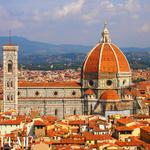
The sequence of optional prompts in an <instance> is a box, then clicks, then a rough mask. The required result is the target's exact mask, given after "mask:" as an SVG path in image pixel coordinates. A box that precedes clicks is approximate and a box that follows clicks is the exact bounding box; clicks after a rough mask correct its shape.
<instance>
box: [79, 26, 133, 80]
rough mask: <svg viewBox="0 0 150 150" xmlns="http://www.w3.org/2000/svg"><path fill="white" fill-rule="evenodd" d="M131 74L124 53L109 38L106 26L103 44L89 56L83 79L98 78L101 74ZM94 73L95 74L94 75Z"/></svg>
mask: <svg viewBox="0 0 150 150" xmlns="http://www.w3.org/2000/svg"><path fill="white" fill-rule="evenodd" d="M122 72H123V73H131V70H130V66H129V63H128V61H127V59H126V57H125V55H124V54H123V53H122V51H121V50H120V49H119V48H118V47H117V46H116V45H115V44H113V43H111V40H110V37H109V30H108V29H107V27H106V24H105V26H104V30H103V32H102V39H101V42H100V43H98V44H97V45H96V46H95V47H94V48H93V49H92V50H91V51H90V52H89V54H88V55H87V57H86V59H85V61H84V63H83V66H82V74H83V77H85V78H86V77H87V78H91V77H92V78H95V77H96V78H97V77H100V74H101V73H104V74H105V73H111V74H112V73H114V74H117V73H122ZM93 73H94V74H93Z"/></svg>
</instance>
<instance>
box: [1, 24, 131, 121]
mask: <svg viewBox="0 0 150 150" xmlns="http://www.w3.org/2000/svg"><path fill="white" fill-rule="evenodd" d="M3 54H4V55H3V59H4V60H3V65H4V97H3V98H4V111H7V110H9V109H16V110H17V111H18V113H19V114H25V113H30V111H32V110H36V111H39V112H40V114H41V115H45V114H50V115H55V116H58V117H60V118H63V117H65V116H66V115H71V114H101V115H103V116H105V117H107V116H108V115H111V114H125V115H129V114H130V113H132V110H133V106H132V103H133V102H132V99H124V97H125V96H124V92H123V91H124V90H123V89H125V88H127V87H128V86H130V84H131V69H130V66H129V63H128V61H127V59H126V57H125V55H124V54H123V53H122V51H121V50H120V49H119V48H118V47H117V46H116V45H115V44H113V43H111V40H110V37H109V30H108V29H107V27H106V24H105V25H104V30H103V32H102V39H101V41H100V42H99V43H98V44H97V45H96V46H95V47H94V48H93V49H92V50H91V51H90V52H89V54H88V55H87V57H86V58H85V60H84V62H83V66H82V70H81V81H80V83H78V82H75V81H70V82H18V75H17V66H18V64H17V63H18V58H17V55H18V47H17V46H14V45H12V44H9V45H5V46H3Z"/></svg>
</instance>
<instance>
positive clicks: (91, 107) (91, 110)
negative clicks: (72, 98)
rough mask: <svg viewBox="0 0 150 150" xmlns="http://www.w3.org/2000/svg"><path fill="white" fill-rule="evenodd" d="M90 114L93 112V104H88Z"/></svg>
mask: <svg viewBox="0 0 150 150" xmlns="http://www.w3.org/2000/svg"><path fill="white" fill-rule="evenodd" d="M90 114H91V115H92V114H93V106H92V104H91V105H90Z"/></svg>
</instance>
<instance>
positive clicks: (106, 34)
mask: <svg viewBox="0 0 150 150" xmlns="http://www.w3.org/2000/svg"><path fill="white" fill-rule="evenodd" d="M110 42H111V39H110V37H109V30H108V29H107V22H105V23H104V29H103V32H102V38H101V43H110Z"/></svg>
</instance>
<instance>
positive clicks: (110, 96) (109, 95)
mask: <svg viewBox="0 0 150 150" xmlns="http://www.w3.org/2000/svg"><path fill="white" fill-rule="evenodd" d="M100 100H101V101H120V97H119V95H118V94H117V91H116V90H105V91H104V92H103V93H102V95H101V96H100Z"/></svg>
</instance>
